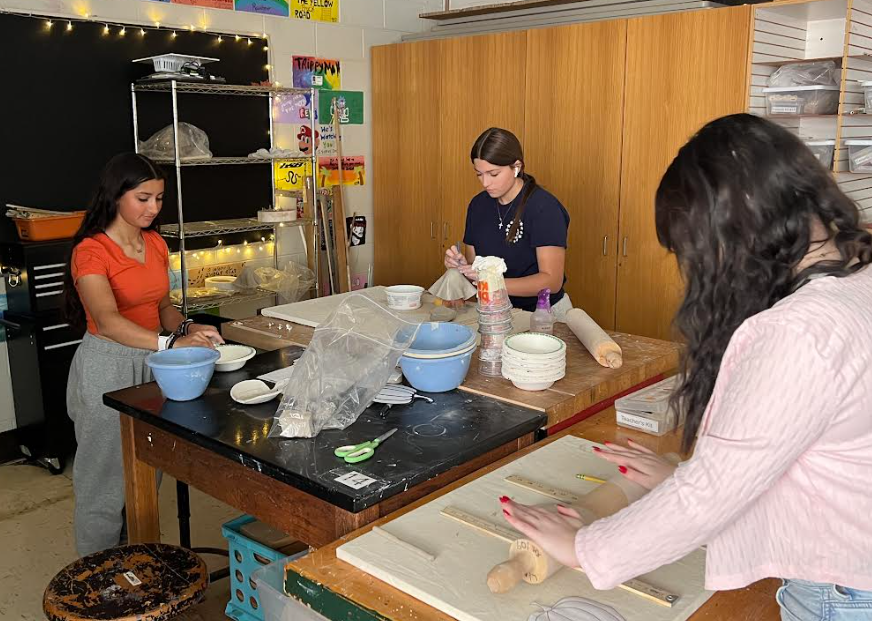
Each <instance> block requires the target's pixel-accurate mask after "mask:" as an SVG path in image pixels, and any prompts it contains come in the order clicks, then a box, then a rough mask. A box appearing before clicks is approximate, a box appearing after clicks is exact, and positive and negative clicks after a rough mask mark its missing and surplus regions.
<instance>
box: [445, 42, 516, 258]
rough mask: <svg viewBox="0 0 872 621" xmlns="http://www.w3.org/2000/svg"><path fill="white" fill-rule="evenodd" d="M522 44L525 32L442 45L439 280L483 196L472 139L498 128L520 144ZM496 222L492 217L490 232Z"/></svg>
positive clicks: (495, 215)
mask: <svg viewBox="0 0 872 621" xmlns="http://www.w3.org/2000/svg"><path fill="white" fill-rule="evenodd" d="M526 42H527V33H526V32H507V33H500V34H493V35H484V36H478V37H459V38H456V39H445V40H443V41H441V42H440V43H441V55H440V63H441V67H442V82H441V83H442V86H441V89H440V98H439V116H440V127H441V130H440V134H441V138H442V143H441V148H440V151H439V160H438V161H433V160H431V164H432V165H433V167H434V170H440V169H441V183H442V223H441V226H440V231H439V239H440V241H441V252H440V254H439V257H438V269H439V273H440V274H441V273H442V270H443V269H444V268H443V267H442V254H443V253H444V252H445V250H446V249H447V248H448V247H449V246H450V245H452V244H454V243H456V242H458V241H462V240H463V233H464V228H465V226H466V208H467V206H468V205H469V201H470V200H471V199H472V197H473V196H475V195H476V194H478V193H479V192H481V190H482V188H481V184H480V183H479V181H478V179H477V178H476V176H475V172H474V171H473V168H472V163H471V162H470V161H469V152H470V150H471V149H472V144H473V143H474V142H475V139H476V138H478V136H479V135H480V134H481V133H482V132H483V131H484V130H486V129H487V128H489V127H502V128H504V129H508V130H509V131H511V132H512V133H514V134H515V135H516V136H517V137H518V139H519V140H520V141H521V144H522V145H523V144H524V135H525V132H524V82H525V79H526V71H525V67H526ZM440 167H441V168H440ZM496 218H497V214H496V211H494V226H496V225H497V219H496Z"/></svg>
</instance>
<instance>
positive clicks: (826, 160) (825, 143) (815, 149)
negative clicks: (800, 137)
mask: <svg viewBox="0 0 872 621" xmlns="http://www.w3.org/2000/svg"><path fill="white" fill-rule="evenodd" d="M805 146H807V147H808V148H809V150H810V151H811V152H812V153H814V156H815V157H816V158H817V159H818V161H819V162H820V163H821V164H823V165H824V167H825V168H832V167H833V155H834V153H835V151H836V141H835V140H807V141H806V142H805Z"/></svg>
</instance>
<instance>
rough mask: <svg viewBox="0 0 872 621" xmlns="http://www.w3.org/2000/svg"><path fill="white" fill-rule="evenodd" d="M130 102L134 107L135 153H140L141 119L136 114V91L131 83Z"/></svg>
mask: <svg viewBox="0 0 872 621" xmlns="http://www.w3.org/2000/svg"><path fill="white" fill-rule="evenodd" d="M130 102H131V105H132V106H133V152H134V153H139V117H138V115H137V114H136V89H135V88H134V84H133V83H132V82H131V83H130Z"/></svg>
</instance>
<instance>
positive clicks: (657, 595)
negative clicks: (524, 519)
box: [440, 477, 678, 608]
mask: <svg viewBox="0 0 872 621" xmlns="http://www.w3.org/2000/svg"><path fill="white" fill-rule="evenodd" d="M518 478H523V477H518ZM506 480H508V478H507V479H506ZM440 513H441V514H442V515H444V516H445V517H448V518H451V519H452V520H456V521H458V522H460V523H461V524H464V525H466V526H469V527H470V528H473V529H475V530H477V531H480V532H482V533H485V534H487V535H490V536H492V537H496V538H498V539H502V540H503V541H508V542H509V543H511V542H513V541H515V540H516V539H521V538H522V535H521V534H520V533H518V532H516V531H514V530H512V529H511V528H506V527H504V526H500V525H499V524H494V523H493V522H489V521H487V520H485V519H484V518H480V517H477V516H475V515H472V514H471V513H467V512H466V511H463V510H462V509H458V508H456V507H450V506H449V507H445V508H444V509H442V511H441V512H440ZM572 569H574V570H575V571H578V572H581V573H584V570H583V569H581V567H573V568H572ZM618 588H619V589H624V590H625V591H628V592H630V593H632V594H634V595H638V596H639V597H641V598H643V599H647V600H648V601H650V602H654V603H655V604H658V605H660V606H665V607H666V608H672V605H673V604H674V603H675V602H677V601H678V595H675V594H674V593H670V592H668V591H664V590H662V589H658V588H657V587H654V586H651V585H650V584H648V583H647V582H643V581H641V580H635V579H633V580H627V581H626V582H624V583H622V584H619V585H618Z"/></svg>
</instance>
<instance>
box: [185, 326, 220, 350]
mask: <svg viewBox="0 0 872 621" xmlns="http://www.w3.org/2000/svg"><path fill="white" fill-rule="evenodd" d="M192 334H203V335H205V336H206V337H207V338H208V339H209V340H211V341H212V342H213V343H218V344H220V345H223V344H224V339H223V338H221V333H220V332H218V329H217V328H216V327H215V326H207V325H203V324H200V323H192V324H191V325H189V326H188V336H191V335H192Z"/></svg>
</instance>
